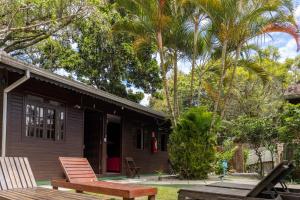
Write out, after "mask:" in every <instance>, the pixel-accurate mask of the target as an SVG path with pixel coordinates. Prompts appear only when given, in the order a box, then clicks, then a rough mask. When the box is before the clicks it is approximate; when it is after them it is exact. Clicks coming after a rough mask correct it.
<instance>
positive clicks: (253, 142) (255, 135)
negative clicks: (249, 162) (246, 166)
mask: <svg viewBox="0 0 300 200" xmlns="http://www.w3.org/2000/svg"><path fill="white" fill-rule="evenodd" d="M267 124H268V122H267V119H264V118H257V117H239V118H238V119H237V120H236V121H235V125H234V129H233V131H234V132H235V135H236V137H237V138H238V140H240V141H241V142H243V143H247V144H249V146H250V148H251V149H253V150H254V152H255V154H256V156H257V157H258V173H259V175H260V176H261V177H263V176H264V170H263V160H262V157H263V153H264V149H263V147H264V144H265V139H266V138H265V133H266V130H267Z"/></svg>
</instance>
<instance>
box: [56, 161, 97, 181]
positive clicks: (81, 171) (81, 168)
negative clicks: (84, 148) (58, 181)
mask: <svg viewBox="0 0 300 200" xmlns="http://www.w3.org/2000/svg"><path fill="white" fill-rule="evenodd" d="M59 161H60V164H61V166H62V168H63V171H64V173H65V175H66V178H67V180H68V181H69V182H71V183H80V182H93V181H97V176H96V174H95V173H94V171H93V169H92V167H91V165H90V163H89V161H88V160H87V159H86V158H72V157H59Z"/></svg>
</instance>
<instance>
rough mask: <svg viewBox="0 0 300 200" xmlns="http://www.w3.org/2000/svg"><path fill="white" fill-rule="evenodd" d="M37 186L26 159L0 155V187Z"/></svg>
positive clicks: (2, 188)
mask: <svg viewBox="0 0 300 200" xmlns="http://www.w3.org/2000/svg"><path fill="white" fill-rule="evenodd" d="M34 187H37V185H36V182H35V179H34V176H33V173H32V170H31V167H30V165H29V162H28V159H27V158H23V157H0V189H1V190H9V189H17V188H34Z"/></svg>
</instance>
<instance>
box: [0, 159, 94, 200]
mask: <svg viewBox="0 0 300 200" xmlns="http://www.w3.org/2000/svg"><path fill="white" fill-rule="evenodd" d="M38 199H39V200H63V199H70V200H79V199H82V200H99V198H96V197H94V196H91V195H84V194H76V193H74V192H62V191H57V190H51V189H45V188H40V187H37V184H36V181H35V179H34V176H33V173H32V170H31V167H30V165H29V162H28V159H27V158H21V157H5V158H3V157H1V158H0V200H38Z"/></svg>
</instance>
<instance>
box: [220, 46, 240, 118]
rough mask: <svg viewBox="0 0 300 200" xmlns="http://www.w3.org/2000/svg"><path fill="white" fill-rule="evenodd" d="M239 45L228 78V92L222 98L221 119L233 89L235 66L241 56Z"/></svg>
mask: <svg viewBox="0 0 300 200" xmlns="http://www.w3.org/2000/svg"><path fill="white" fill-rule="evenodd" d="M241 49H242V48H241V45H238V47H237V49H236V55H235V61H234V68H233V72H232V75H231V78H230V83H229V87H228V91H227V93H226V95H225V97H224V107H223V109H222V112H221V119H223V117H224V115H225V112H226V105H227V101H228V99H229V96H230V94H231V91H232V87H233V83H234V78H235V74H236V69H237V66H238V62H239V59H240V54H241Z"/></svg>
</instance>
